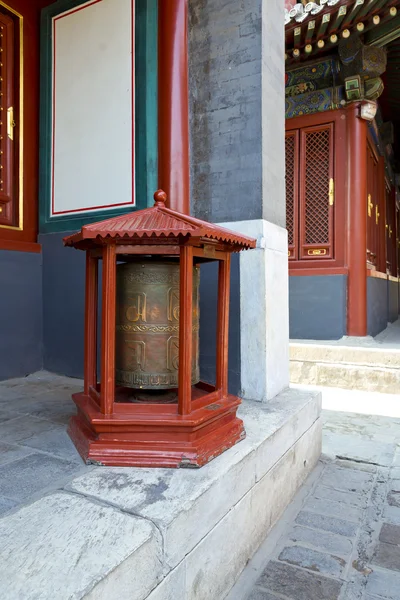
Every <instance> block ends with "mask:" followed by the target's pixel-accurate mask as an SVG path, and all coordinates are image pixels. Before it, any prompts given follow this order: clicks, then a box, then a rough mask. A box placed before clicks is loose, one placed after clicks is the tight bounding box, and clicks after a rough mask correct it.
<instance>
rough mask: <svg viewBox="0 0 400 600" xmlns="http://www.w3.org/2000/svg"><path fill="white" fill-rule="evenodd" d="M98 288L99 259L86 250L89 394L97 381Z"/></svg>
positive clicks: (87, 381) (86, 340)
mask: <svg viewBox="0 0 400 600" xmlns="http://www.w3.org/2000/svg"><path fill="white" fill-rule="evenodd" d="M97 289H98V259H97V258H93V257H92V256H91V255H90V251H87V252H86V296H85V374H84V379H85V383H84V390H85V394H89V389H90V388H91V387H94V388H95V387H96V383H97Z"/></svg>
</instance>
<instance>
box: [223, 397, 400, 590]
mask: <svg viewBox="0 0 400 600" xmlns="http://www.w3.org/2000/svg"><path fill="white" fill-rule="evenodd" d="M337 393H338V394H342V395H343V396H345V395H347V396H348V397H349V398H350V397H351V395H352V392H345V391H343V392H341V391H337ZM366 395H367V394H366ZM374 398H375V399H376V400H377V401H379V395H376V394H375V395H374ZM350 400H351V398H350ZM390 401H391V402H392V403H397V406H398V409H397V413H398V414H400V412H399V411H400V397H399V396H389V395H387V396H386V397H384V398H383V402H384V403H385V404H386V405H387V404H388V403H390ZM343 403H345V402H343V398H342V401H341V404H343ZM375 408H376V410H377V411H378V412H379V405H376V407H375ZM392 412H396V411H395V409H394V410H392ZM323 418H324V439H323V452H324V454H323V456H322V458H321V461H320V464H319V465H318V468H317V469H316V470H315V471H314V473H313V474H312V475H311V476H310V478H309V480H308V482H307V483H306V485H305V486H303V488H302V489H301V490H300V492H299V493H298V496H297V498H296V499H295V501H294V502H293V503H292V505H291V506H290V507H289V508H288V510H287V511H286V513H285V515H284V516H283V517H282V518H281V520H280V522H279V523H278V525H277V526H276V527H275V529H274V530H273V531H272V533H271V535H270V536H269V537H268V539H267V540H266V542H265V544H264V546H263V547H262V548H261V549H260V550H259V552H258V553H257V555H256V556H255V557H254V558H253V560H252V561H251V562H250V563H249V565H248V566H247V568H246V569H245V571H244V573H243V574H242V576H241V579H240V580H239V582H238V584H237V585H236V586H235V588H234V589H233V591H232V592H231V594H230V595H229V596H228V599H229V600H379V599H383V598H384V599H385V600H389V599H390V600H400V445H399V444H400V418H393V417H392V418H390V417H382V416H375V415H374V416H370V415H358V414H353V413H344V412H334V411H329V410H328V411H327V410H324V412H323Z"/></svg>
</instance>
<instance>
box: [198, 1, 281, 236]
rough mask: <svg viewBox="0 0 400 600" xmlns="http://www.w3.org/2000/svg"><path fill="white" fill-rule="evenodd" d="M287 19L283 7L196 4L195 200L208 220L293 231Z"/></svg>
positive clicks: (272, 3)
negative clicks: (288, 221) (288, 222)
mask: <svg viewBox="0 0 400 600" xmlns="http://www.w3.org/2000/svg"><path fill="white" fill-rule="evenodd" d="M267 4H268V8H267ZM282 15H283V3H282V2H281V0H268V2H265V0H264V2H262V0H189V71H190V83H189V86H190V125H191V127H190V128H191V199H192V212H193V214H195V215H196V216H198V217H200V218H204V219H208V220H210V221H214V222H223V221H241V220H250V219H260V218H264V219H266V220H268V221H271V222H273V223H276V224H278V225H281V226H282V227H284V226H285V202H284V193H285V192H284V91H283V90H284V78H283V74H282V73H283V70H284V67H283V65H284V56H283V52H284V43H283V35H284V28H283V17H282Z"/></svg>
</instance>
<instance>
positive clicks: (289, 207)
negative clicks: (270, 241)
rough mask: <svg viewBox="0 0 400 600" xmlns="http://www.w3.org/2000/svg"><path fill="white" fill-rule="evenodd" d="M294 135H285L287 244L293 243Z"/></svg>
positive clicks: (291, 244)
mask: <svg viewBox="0 0 400 600" xmlns="http://www.w3.org/2000/svg"><path fill="white" fill-rule="evenodd" d="M295 152H296V143H295V136H294V135H288V136H286V228H287V231H288V243H289V246H293V245H294V202H295V197H294V195H295V177H296V173H295V165H296V160H295Z"/></svg>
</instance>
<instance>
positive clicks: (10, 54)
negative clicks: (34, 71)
mask: <svg viewBox="0 0 400 600" xmlns="http://www.w3.org/2000/svg"><path fill="white" fill-rule="evenodd" d="M16 29H17V27H16V26H15V22H14V20H13V18H12V17H11V16H9V15H8V14H6V13H5V12H3V10H2V9H0V226H1V225H3V226H4V225H5V226H16V225H17V224H18V220H19V214H18V211H19V206H18V201H17V198H18V159H17V157H18V139H17V137H18V129H17V128H16V119H17V106H16V102H15V100H16V96H17V93H16V79H17V77H16V75H17V73H16V70H17V69H16V67H17V65H16V61H15V56H16V55H17V53H16V43H18V36H17V35H16Z"/></svg>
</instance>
